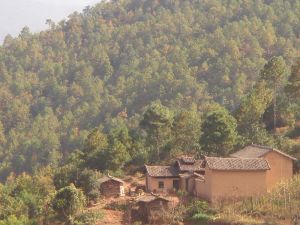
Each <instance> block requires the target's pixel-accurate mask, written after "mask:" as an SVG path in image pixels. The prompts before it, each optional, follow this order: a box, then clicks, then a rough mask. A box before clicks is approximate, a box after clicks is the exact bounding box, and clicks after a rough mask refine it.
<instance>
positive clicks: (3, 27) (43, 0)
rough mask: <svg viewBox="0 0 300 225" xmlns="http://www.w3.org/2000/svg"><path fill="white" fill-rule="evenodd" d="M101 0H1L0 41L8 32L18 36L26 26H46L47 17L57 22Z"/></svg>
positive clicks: (0, 41) (40, 27) (33, 28)
mask: <svg viewBox="0 0 300 225" xmlns="http://www.w3.org/2000/svg"><path fill="white" fill-rule="evenodd" d="M99 1H100V0H0V43H2V40H3V38H4V37H5V36H6V35H7V34H11V35H13V36H17V35H18V34H19V32H20V30H21V29H22V28H23V27H24V26H28V27H29V28H30V30H31V31H33V32H35V31H40V30H42V29H44V28H46V25H45V21H46V19H52V20H54V21H56V22H58V21H60V20H61V19H64V18H67V16H68V15H69V14H70V13H72V12H73V11H81V10H82V9H84V8H85V7H86V6H88V5H93V4H95V3H97V2H99Z"/></svg>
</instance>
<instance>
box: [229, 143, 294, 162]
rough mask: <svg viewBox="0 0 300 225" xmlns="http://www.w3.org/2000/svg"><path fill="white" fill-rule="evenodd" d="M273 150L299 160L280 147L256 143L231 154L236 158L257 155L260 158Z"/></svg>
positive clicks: (254, 156)
mask: <svg viewBox="0 0 300 225" xmlns="http://www.w3.org/2000/svg"><path fill="white" fill-rule="evenodd" d="M254 151H256V152H254ZM272 151H273V152H277V153H278V154H280V155H283V156H285V157H287V158H289V159H291V160H294V161H297V158H295V157H292V156H290V155H288V154H286V153H284V152H282V151H280V150H278V149H275V148H272V147H268V146H262V145H256V144H252V145H248V146H246V147H244V148H243V149H241V150H240V151H237V152H235V153H233V154H231V155H230V156H231V157H236V158H256V157H257V158H260V157H263V156H265V155H267V154H269V153H270V152H272ZM249 155H251V157H249Z"/></svg>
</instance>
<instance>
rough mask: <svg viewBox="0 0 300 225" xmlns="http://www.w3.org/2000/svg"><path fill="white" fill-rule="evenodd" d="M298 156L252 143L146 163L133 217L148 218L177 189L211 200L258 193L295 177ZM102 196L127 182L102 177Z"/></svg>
mask: <svg viewBox="0 0 300 225" xmlns="http://www.w3.org/2000/svg"><path fill="white" fill-rule="evenodd" d="M296 160H297V159H296V158H294V157H292V156H290V155H288V154H286V153H284V152H282V151H279V150H277V149H274V148H271V147H266V146H260V145H254V144H252V145H250V146H247V147H245V148H243V149H242V150H240V151H238V152H236V153H234V154H232V155H230V157H227V158H223V157H204V159H201V160H200V159H199V160H198V159H195V158H194V157H187V156H183V157H180V158H178V159H176V160H175V162H174V164H173V165H170V166H163V165H155V166H153V165H152V166H148V165H145V191H146V192H148V194H145V195H141V196H140V195H138V196H137V197H136V198H135V208H132V214H131V215H132V217H135V218H139V219H140V220H144V221H146V222H147V221H149V218H151V217H153V216H155V215H156V213H161V212H163V210H165V209H167V208H168V206H169V205H170V202H171V201H170V199H169V198H168V194H169V193H174V192H176V191H178V190H181V191H183V192H186V193H187V194H189V195H191V196H194V197H195V198H199V199H203V200H206V201H209V202H216V201H220V200H226V199H227V200H228V199H229V200H230V199H239V198H244V197H251V196H259V195H261V194H264V193H266V192H268V191H270V190H271V189H272V188H273V187H274V186H275V185H276V184H278V183H280V182H283V181H285V180H287V179H289V178H291V177H292V176H293V164H294V161H296ZM99 185H100V190H101V193H102V195H104V196H106V197H116V196H124V195H125V189H124V182H123V181H122V180H120V179H118V178H115V177H112V176H106V177H103V178H101V179H100V180H99Z"/></svg>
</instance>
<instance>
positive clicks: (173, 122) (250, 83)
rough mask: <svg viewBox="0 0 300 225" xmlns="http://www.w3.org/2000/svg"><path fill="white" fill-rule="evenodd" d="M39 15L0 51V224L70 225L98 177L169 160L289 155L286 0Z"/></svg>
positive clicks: (108, 5) (118, 5)
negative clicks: (243, 150) (247, 149)
mask: <svg viewBox="0 0 300 225" xmlns="http://www.w3.org/2000/svg"><path fill="white" fill-rule="evenodd" d="M46 23H47V24H48V26H49V29H47V30H45V31H42V32H40V33H31V32H30V29H29V28H28V27H25V28H24V29H23V30H22V31H21V33H20V35H19V37H18V38H12V37H10V36H7V37H6V38H5V40H4V43H3V45H2V46H0V111H1V115H0V180H1V181H2V184H1V185H0V224H1V222H2V221H3V222H2V223H3V224H42V223H44V224H46V222H48V223H49V221H51V222H50V223H52V224H53V221H56V219H57V217H59V219H60V220H63V221H69V222H70V221H71V222H72V221H73V222H72V223H73V224H76V223H75V222H74V221H76V216H77V213H78V212H79V211H80V210H81V209H82V207H84V206H85V204H86V203H87V202H91V201H96V200H97V199H98V198H99V193H98V192H97V188H96V187H97V184H96V183H95V181H96V179H97V178H99V177H101V176H102V174H103V173H108V172H109V173H110V174H113V175H116V176H122V175H124V174H125V173H130V172H133V171H136V170H139V169H141V166H142V165H144V164H145V163H147V164H153V163H156V164H157V163H168V162H171V161H173V159H174V157H176V156H178V155H181V154H192V155H194V156H196V157H201V156H203V155H216V156H227V155H228V154H229V153H231V152H232V151H235V150H236V149H239V148H240V147H242V146H245V145H246V144H250V143H257V144H262V145H268V146H273V147H277V148H278V149H281V150H282V151H285V152H288V153H290V154H292V155H295V156H298V157H299V149H300V147H299V146H300V143H299V140H298V137H299V122H298V121H299V119H300V115H299V106H300V97H299V96H300V59H299V58H298V57H299V56H300V2H299V1H298V0H290V1H282V0H254V1H248V0H239V1H235V0H224V1H218V0H187V1H181V0H111V1H107V2H106V1H104V2H102V3H99V4H97V5H95V6H93V7H87V8H86V9H85V10H84V11H83V12H82V13H77V12H75V13H73V14H72V15H70V16H69V19H68V20H66V21H61V22H59V23H58V24H55V23H54V22H52V21H51V20H47V21H46ZM124 168H126V169H124ZM64 197H68V198H67V199H64ZM70 202H74V205H72V204H70ZM16 206H17V207H16ZM80 216H82V217H84V215H80ZM82 217H80V218H82ZM45 221H46V222H45ZM71 222H70V223H71ZM78 223H79V222H78Z"/></svg>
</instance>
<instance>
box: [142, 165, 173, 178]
mask: <svg viewBox="0 0 300 225" xmlns="http://www.w3.org/2000/svg"><path fill="white" fill-rule="evenodd" d="M145 167H146V172H147V173H148V174H149V176H150V177H178V171H177V169H176V168H174V167H173V166H147V165H145Z"/></svg>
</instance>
